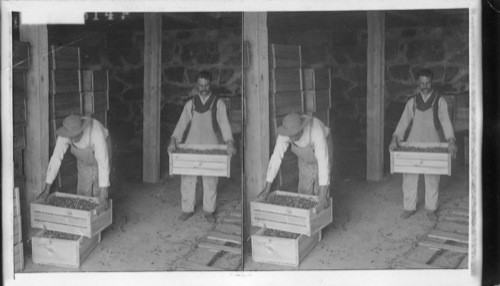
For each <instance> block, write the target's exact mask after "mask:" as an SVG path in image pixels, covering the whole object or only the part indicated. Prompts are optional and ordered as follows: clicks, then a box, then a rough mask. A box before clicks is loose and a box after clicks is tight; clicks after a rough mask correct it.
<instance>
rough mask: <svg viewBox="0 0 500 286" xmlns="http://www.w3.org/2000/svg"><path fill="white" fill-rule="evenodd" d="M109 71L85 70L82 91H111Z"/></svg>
mask: <svg viewBox="0 0 500 286" xmlns="http://www.w3.org/2000/svg"><path fill="white" fill-rule="evenodd" d="M108 81H109V80H108V71H107V70H83V71H82V90H83V91H84V92H89V91H104V90H108V89H109V84H108Z"/></svg>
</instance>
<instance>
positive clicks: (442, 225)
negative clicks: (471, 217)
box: [436, 220, 469, 234]
mask: <svg viewBox="0 0 500 286" xmlns="http://www.w3.org/2000/svg"><path fill="white" fill-rule="evenodd" d="M436 228H437V229H439V230H442V231H447V232H457V233H460V234H468V233H469V225H468V224H464V223H457V222H451V221H445V220H443V221H440V222H439V223H438V225H437V226H436Z"/></svg>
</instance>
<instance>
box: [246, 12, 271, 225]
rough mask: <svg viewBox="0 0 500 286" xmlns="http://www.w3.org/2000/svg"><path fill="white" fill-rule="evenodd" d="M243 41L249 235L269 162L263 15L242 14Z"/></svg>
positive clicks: (266, 60)
mask: <svg viewBox="0 0 500 286" xmlns="http://www.w3.org/2000/svg"><path fill="white" fill-rule="evenodd" d="M243 41H244V42H245V47H247V48H248V52H247V53H246V54H247V55H249V61H248V67H247V68H246V69H245V70H244V76H243V79H244V80H243V94H244V95H243V104H244V115H243V120H244V121H243V122H244V124H245V134H244V143H243V145H244V154H245V155H244V162H245V166H244V167H245V169H244V170H245V173H244V174H245V176H244V180H245V192H244V198H245V201H244V206H243V209H244V210H245V211H246V212H247V213H246V214H245V215H244V216H243V217H244V218H245V223H244V225H245V227H246V229H245V233H246V234H247V235H248V234H249V233H250V220H249V218H250V213H249V212H250V202H251V201H252V200H254V199H255V198H256V197H257V195H258V194H259V193H260V191H261V190H262V188H263V187H264V184H265V175H266V170H267V164H268V162H269V58H268V47H269V44H268V34H267V12H244V13H243Z"/></svg>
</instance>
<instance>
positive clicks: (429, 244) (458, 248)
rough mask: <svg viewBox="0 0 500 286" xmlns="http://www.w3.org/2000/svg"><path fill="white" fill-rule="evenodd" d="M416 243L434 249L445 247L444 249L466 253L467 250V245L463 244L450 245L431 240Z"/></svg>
mask: <svg viewBox="0 0 500 286" xmlns="http://www.w3.org/2000/svg"><path fill="white" fill-rule="evenodd" d="M418 245H422V246H427V247H429V248H435V249H445V250H449V251H453V252H459V253H468V252H469V247H468V246H467V245H465V246H459V245H450V244H445V243H439V242H432V241H421V242H419V243H418Z"/></svg>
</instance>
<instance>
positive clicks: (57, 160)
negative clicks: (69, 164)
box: [45, 136, 69, 185]
mask: <svg viewBox="0 0 500 286" xmlns="http://www.w3.org/2000/svg"><path fill="white" fill-rule="evenodd" d="M68 146H69V139H68V138H64V137H61V136H57V139H56V146H55V147H54V152H53V153H52V157H50V161H49V166H48V167H47V174H46V175H45V182H46V183H47V184H49V185H51V184H52V183H53V182H54V180H55V178H56V176H57V173H59V168H60V167H61V161H62V160H63V158H64V153H66V151H67V150H68Z"/></svg>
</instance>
